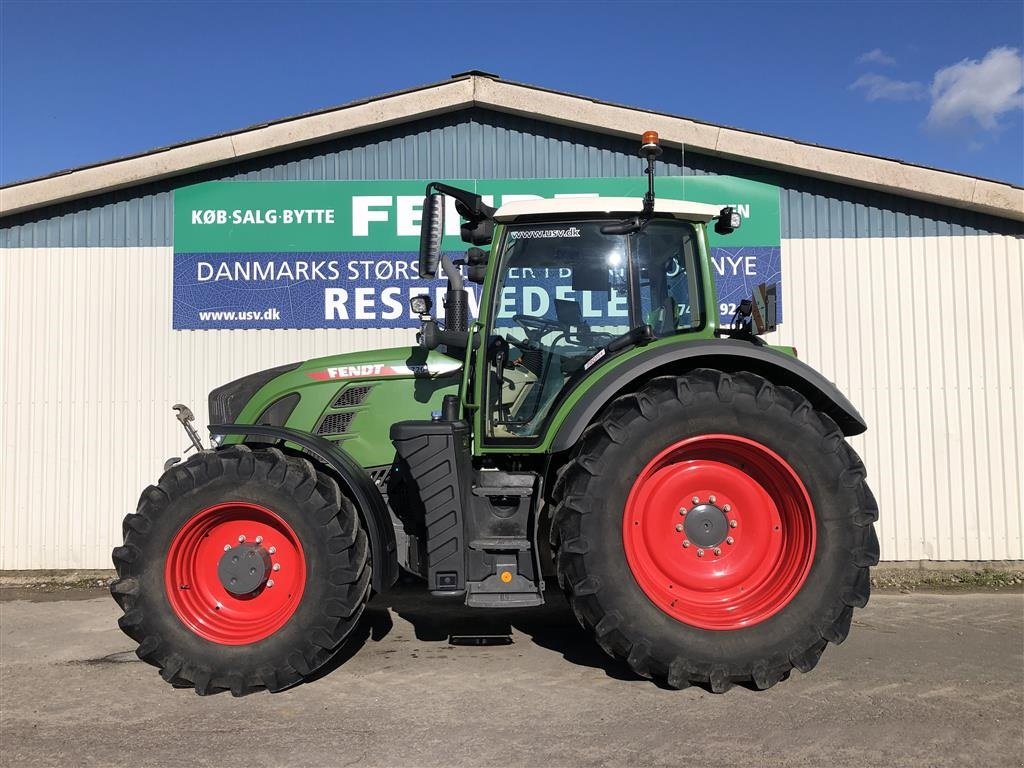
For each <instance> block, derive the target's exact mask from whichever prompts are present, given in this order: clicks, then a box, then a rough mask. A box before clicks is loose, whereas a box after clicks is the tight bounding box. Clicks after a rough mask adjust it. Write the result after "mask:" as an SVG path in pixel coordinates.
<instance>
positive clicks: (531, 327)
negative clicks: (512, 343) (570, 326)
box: [512, 315, 565, 344]
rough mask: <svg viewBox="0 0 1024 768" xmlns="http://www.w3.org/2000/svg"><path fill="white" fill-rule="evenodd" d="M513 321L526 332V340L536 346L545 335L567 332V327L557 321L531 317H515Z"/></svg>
mask: <svg viewBox="0 0 1024 768" xmlns="http://www.w3.org/2000/svg"><path fill="white" fill-rule="evenodd" d="M512 320H513V321H514V322H516V323H518V324H519V326H520V327H521V328H522V329H523V330H524V331H526V338H527V339H528V340H529V341H531V342H532V343H534V344H536V343H538V342H539V341H540V337H541V336H543V335H544V334H545V333H551V332H552V331H558V332H559V333H564V332H565V326H564V325H562V324H561V323H559V322H558V321H557V320H548V319H547V318H546V317H533V316H531V315H513V316H512Z"/></svg>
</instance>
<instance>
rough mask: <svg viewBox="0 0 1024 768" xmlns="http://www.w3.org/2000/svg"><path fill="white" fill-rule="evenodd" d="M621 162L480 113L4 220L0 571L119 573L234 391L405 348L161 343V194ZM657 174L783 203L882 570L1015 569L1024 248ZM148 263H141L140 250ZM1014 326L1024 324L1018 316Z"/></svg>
mask: <svg viewBox="0 0 1024 768" xmlns="http://www.w3.org/2000/svg"><path fill="white" fill-rule="evenodd" d="M634 152H635V147H634V146H633V142H632V141H628V140H624V139H617V138H613V137H607V136H601V135H599V134H593V133H589V132H585V131H578V130H572V129H567V128H564V127H560V126H552V125H548V124H544V123H541V122H539V121H535V120H529V119H525V118H513V117H509V116H506V115H497V114H495V113H490V112H485V111H483V110H469V111H467V112H464V113H458V114H455V115H448V116H443V117H439V118H431V119H430V120H424V121H419V122H417V123H415V124H412V125H409V126H399V127H396V128H391V129H387V130H386V131H379V132H374V133H372V134H366V135H363V136H355V137H349V138H346V139H343V140H338V141H333V142H328V143H325V144H323V145H317V146H314V147H306V148H303V149H301V150H296V151H292V152H287V153H282V154H281V155H278V156H274V157H269V158H263V159H261V160H260V161H257V162H250V163H246V164H241V165H237V166H232V167H226V168H222V169H216V170H213V171H207V172H204V173H201V174H194V175H191V176H188V177H182V178H181V179H177V180H173V181H168V182H162V183H160V184H155V185H147V186H146V187H142V188H135V189H133V190H129V191H124V192H121V193H118V194H116V195H108V196H103V197H101V198H98V199H94V200H90V201H83V202H78V203H74V204H68V205H64V206H57V207H55V208H54V209H47V210H43V211H37V212H33V213H30V214H25V215H21V216H17V217H9V218H8V219H6V220H3V221H0V227H2V229H0V247H3V248H4V249H3V250H0V340H2V344H3V347H2V351H0V356H2V363H3V373H2V375H0V407H2V410H0V435H2V436H3V445H4V449H5V450H4V457H5V458H4V462H3V464H2V468H0V479H2V487H0V569H10V568H70V567H97V568H102V567H109V552H110V549H111V548H112V547H113V546H114V545H115V544H116V543H117V541H118V540H119V538H120V520H121V517H122V516H123V514H124V513H125V511H126V510H129V509H131V508H132V507H133V506H134V503H135V499H136V497H137V495H138V492H139V490H140V489H141V488H142V487H143V486H144V485H145V484H147V483H149V482H152V481H153V480H154V479H155V478H156V477H157V476H158V475H159V472H160V467H161V464H162V462H163V460H164V459H165V458H166V457H167V455H168V454H169V453H171V452H173V451H176V450H180V449H181V448H183V447H184V440H183V439H182V436H181V433H180V428H178V427H177V424H176V422H174V421H173V419H172V418H171V412H170V410H169V407H170V405H172V404H173V403H175V402H179V401H184V402H188V403H190V404H191V405H192V406H193V407H194V408H195V410H196V415H197V418H198V419H199V421H200V422H204V420H205V415H206V414H205V399H206V393H207V391H208V390H209V389H210V388H212V387H213V386H216V385H217V384H220V383H223V382H224V381H227V380H229V379H232V378H235V377H237V376H239V375H241V374H243V373H247V372H249V371H253V370H258V369H261V368H265V367H268V366H272V365H277V364H281V363H286V362H290V361H292V360H295V359H303V358H308V357H314V356H318V355H323V354H329V353H336V352H344V351H353V350H358V349H371V348H377V347H384V346H392V345H396V344H404V343H409V342H411V340H412V332H410V331H360V330H345V331H326V330H323V331H240V330H239V331H172V330H171V274H172V251H171V248H170V247H169V246H170V244H171V211H172V208H171V194H172V190H173V188H174V187H175V186H177V185H182V184H191V183H196V182H197V181H202V180H206V179H213V178H239V179H316V178H324V179H349V178H351V179H360V178H427V177H463V178H488V177H491V178H517V177H534V176H623V175H634V174H636V173H637V168H638V161H637V159H636V157H635V154H634ZM685 160H686V163H685V165H684V164H683V162H682V158H681V157H680V155H679V153H678V152H677V153H672V152H667V153H666V155H665V156H664V157H663V161H664V162H663V164H662V167H661V168H660V169H659V172H660V173H663V174H667V175H679V174H683V175H691V174H706V173H729V174H733V175H738V176H747V177H749V178H756V179H760V180H764V181H769V182H771V183H775V184H778V185H779V186H780V187H781V188H782V190H783V191H782V196H781V200H782V226H783V237H784V238H785V240H784V244H783V270H784V280H785V288H784V290H785V294H786V295H785V301H786V323H785V325H784V326H783V327H782V331H781V332H780V334H779V335H780V337H781V339H780V340H781V342H782V343H794V344H795V345H796V346H797V347H798V348H799V349H800V354H801V357H802V358H803V359H804V360H806V361H808V362H809V363H811V364H812V365H814V366H815V367H818V368H819V369H820V370H822V371H823V372H824V373H825V374H826V375H828V376H829V377H830V378H832V379H834V380H835V381H836V382H837V383H838V384H839V385H840V387H841V388H842V389H844V390H845V391H846V392H847V393H848V394H849V395H850V397H851V399H852V400H853V402H854V403H855V404H857V405H858V406H859V407H861V408H862V410H863V412H864V414H865V416H866V417H867V418H868V420H869V422H870V423H871V426H872V429H871V431H869V433H868V434H867V435H865V436H863V437H859V438H856V439H855V441H854V442H855V444H856V447H857V449H858V450H859V451H860V452H861V453H862V454H863V455H864V457H865V459H866V461H867V463H868V469H869V473H870V479H871V484H872V486H873V488H874V489H875V490H876V493H877V495H878V496H879V501H880V506H881V509H882V520H881V522H880V525H879V532H880V536H881V539H882V547H883V550H882V556H883V558H884V559H889V560H907V559H911V560H916V559H925V558H928V559H942V560H947V559H956V560H960V559H1006V558H1010V559H1024V550H1022V543H1021V528H1022V527H1024V526H1022V515H1024V490H1022V484H1021V483H1022V481H1021V475H1022V472H1021V466H1022V462H1024V455H1022V449H1021V447H1020V440H1019V437H1018V436H1019V435H1020V434H1024V423H1022V419H1024V403H1022V397H1021V394H1020V393H1021V391H1022V387H1024V378H1022V377H1024V373H1022V372H1024V350H1022V347H1021V343H1020V341H1019V340H1018V339H1017V337H1015V336H1014V332H1013V328H1012V327H1011V325H1010V322H1009V318H1010V317H1012V314H1011V313H1012V312H1016V311H1019V308H1020V307H1021V306H1024V276H1022V263H1024V250H1022V249H1024V239H1022V234H1024V228H1022V226H1021V225H1020V224H1019V223H1017V222H1010V221H1006V220H999V219H992V218H990V217H984V216H980V215H977V214H973V213H969V212H965V211H958V210H954V209H948V208H941V207H938V206H930V205H928V204H924V203H920V202H917V201H912V200H907V199H902V198H898V197H894V196H891V195H881V194H878V193H873V192H869V191H864V190H858V189H853V188H849V187H845V186H842V185H838V184H831V183H827V182H820V181H815V180H812V179H807V178H802V177H796V176H791V175H786V174H778V173H772V174H769V173H766V172H764V171H762V170H759V169H755V168H752V167H750V166H743V165H741V164H737V163H732V162H728V161H721V160H717V159H713V158H708V157H701V156H698V155H695V154H693V153H687V154H686V157H685ZM140 246H141V247H140ZM1013 308H1016V309H1013Z"/></svg>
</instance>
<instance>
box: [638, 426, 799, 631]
mask: <svg viewBox="0 0 1024 768" xmlns="http://www.w3.org/2000/svg"><path fill="white" fill-rule="evenodd" d="M723 526H724V527H723ZM723 531H724V533H723ZM622 532H623V543H624V546H625V550H626V560H627V561H628V562H629V567H630V569H631V570H632V572H633V576H634V577H635V578H636V581H637V584H639V585H640V588H641V589H642V590H643V591H644V593H645V594H646V595H647V597H648V598H650V600H651V601H652V602H653V603H654V604H655V605H656V606H658V608H660V609H661V610H662V611H664V612H665V613H667V614H668V615H669V616H671V617H673V618H674V619H677V620H679V621H681V622H683V623H684V624H690V625H692V626H695V627H700V628H702V629H717V630H727V629H742V628H743V627H749V626H752V625H754V624H757V623H759V622H762V621H764V620H765V619H768V618H769V617H771V616H774V615H775V614H776V613H778V612H779V611H781V610H782V609H783V608H784V607H785V606H786V605H788V604H789V602H790V601H791V600H792V599H793V598H794V597H795V596H796V594H797V592H799V591H800V587H801V586H803V583H804V581H805V580H806V579H807V574H808V572H809V571H810V569H811V563H812V562H813V560H814V551H815V541H816V532H815V522H814V507H813V506H812V504H811V498H810V496H809V495H808V493H807V489H806V488H804V485H803V483H802V482H801V481H800V478H799V477H798V476H797V474H796V472H794V471H793V468H792V467H790V466H789V464H788V463H787V462H786V461H785V460H784V459H783V458H782V457H780V456H779V455H778V454H777V453H775V452H774V451H772V450H770V449H769V448H766V447H765V446H763V445H761V444H760V443H758V442H755V441H753V440H749V439H747V438H744V437H739V436H737V435H701V436H699V437H691V438H688V439H686V440H681V441H680V442H678V443H675V444H674V445H671V446H669V447H668V448H666V449H665V450H664V451H662V452H661V453H659V454H658V455H657V456H655V457H654V459H653V460H652V461H651V462H650V463H649V464H648V465H647V466H646V467H644V469H643V471H642V472H641V473H640V475H639V476H638V477H637V479H636V482H635V483H634V485H633V489H632V490H631V491H630V494H629V497H628V499H627V500H626V509H625V515H624V517H623V526H622ZM720 536H721V538H720V539H719V537H720Z"/></svg>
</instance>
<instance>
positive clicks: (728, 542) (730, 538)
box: [725, 536, 735, 544]
mask: <svg viewBox="0 0 1024 768" xmlns="http://www.w3.org/2000/svg"><path fill="white" fill-rule="evenodd" d="M734 541H735V539H734V538H733V537H732V536H726V537H725V543H726V544H732V543H733V542H734Z"/></svg>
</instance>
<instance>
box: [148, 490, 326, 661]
mask: <svg viewBox="0 0 1024 768" xmlns="http://www.w3.org/2000/svg"><path fill="white" fill-rule="evenodd" d="M243 548H244V551H245V552H248V551H250V550H253V551H256V552H257V554H258V556H259V557H260V559H261V562H263V563H265V568H264V567H263V566H261V575H260V576H258V577H256V578H258V579H259V580H260V583H259V584H258V586H256V587H255V588H254V589H253V590H252V591H250V592H247V593H246V594H244V595H237V594H233V593H232V592H230V591H228V589H227V588H226V587H225V586H224V584H222V583H221V578H220V576H219V574H218V567H219V566H220V564H221V560H222V558H224V557H225V555H228V556H229V557H230V556H231V553H232V552H241V551H243ZM264 570H265V573H263V571H264ZM305 585H306V560H305V557H304V556H303V554H302V547H301V545H300V544H299V539H298V536H296V535H295V532H294V531H293V530H292V528H291V526H289V525H288V523H286V522H285V521H284V520H282V519H281V518H280V517H279V516H278V515H277V514H275V513H274V512H272V511H270V510H269V509H267V508H266V507H262V506H260V505H258V504H252V503H250V502H243V501H231V502H226V503H224V504H217V505H215V506H212V507H207V508H206V509H204V510H202V511H201V512H198V513H197V514H195V515H194V516H193V517H192V518H191V519H189V520H188V521H187V522H186V523H185V524H184V525H183V526H181V529H180V530H179V531H178V532H177V533H176V534H175V536H174V540H173V541H172V542H171V546H170V549H169V550H168V552H167V565H166V567H165V569H164V586H165V588H166V590H167V599H168V601H169V602H170V604H171V608H172V609H173V610H174V612H175V614H177V616H178V618H179V619H181V621H182V622H183V623H184V624H185V626H187V627H188V628H189V629H191V630H192V631H193V632H195V633H196V634H197V635H199V636H200V637H203V638H206V639H207V640H210V641H212V642H214V643H220V644H222V645H247V644H249V643H255V642H258V641H260V640H263V639H264V638H266V637H269V636H270V635H272V634H274V632H276V631H277V630H279V629H280V628H281V627H282V626H284V624H285V623H286V622H287V621H288V619H290V618H291V616H292V614H293V613H295V609H296V608H297V607H298V605H299V602H300V600H301V599H302V591H303V589H304V588H305Z"/></svg>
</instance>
